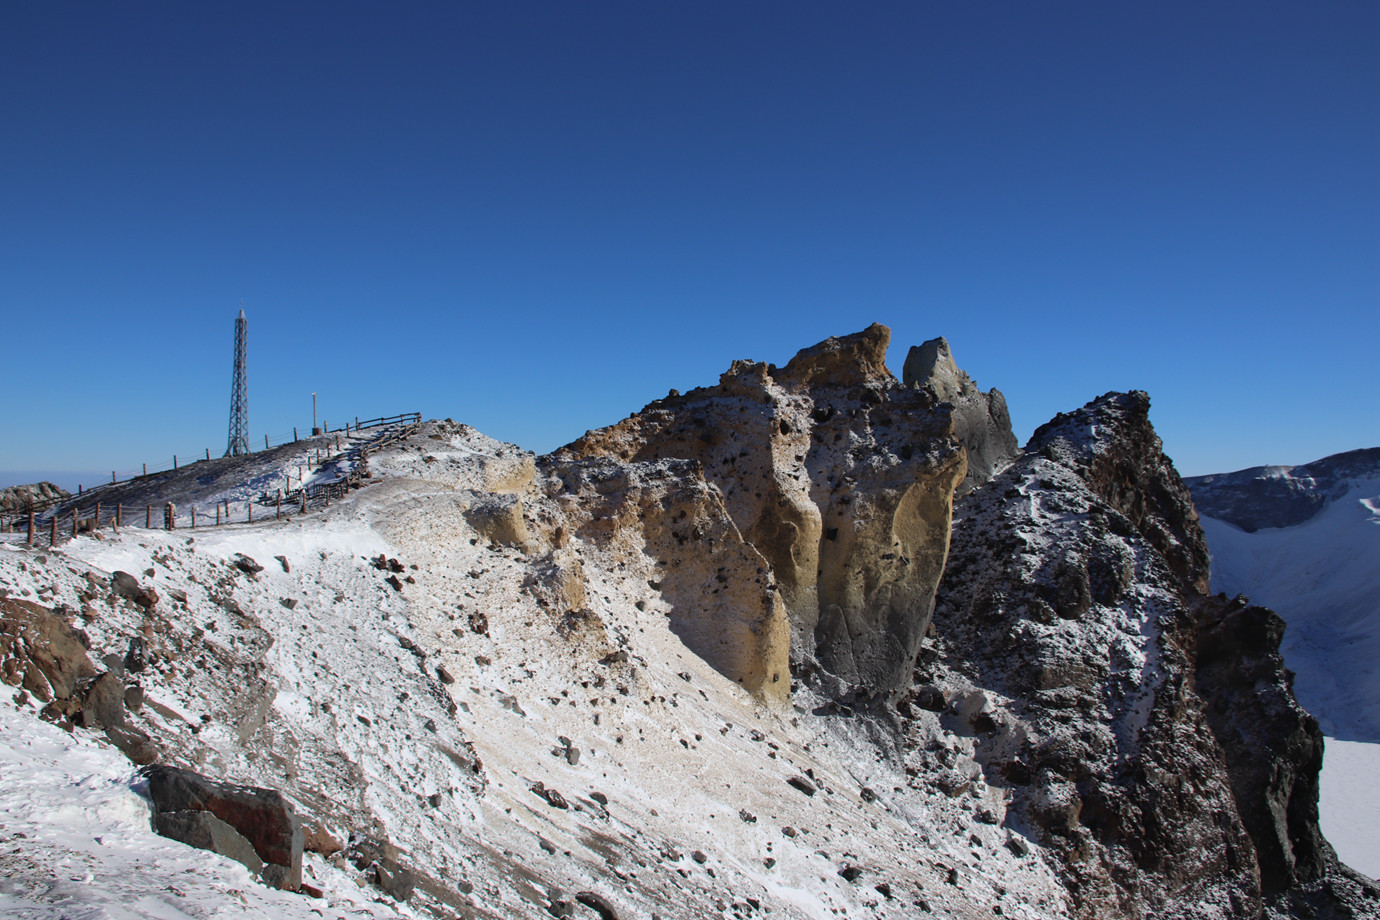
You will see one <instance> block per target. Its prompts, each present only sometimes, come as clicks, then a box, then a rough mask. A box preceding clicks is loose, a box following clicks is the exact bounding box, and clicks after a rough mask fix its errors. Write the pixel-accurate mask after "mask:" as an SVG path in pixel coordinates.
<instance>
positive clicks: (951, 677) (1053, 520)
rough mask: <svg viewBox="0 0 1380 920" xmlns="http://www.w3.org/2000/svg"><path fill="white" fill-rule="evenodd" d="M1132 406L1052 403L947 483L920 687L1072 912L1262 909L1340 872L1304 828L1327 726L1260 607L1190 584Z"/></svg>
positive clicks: (1202, 579)
mask: <svg viewBox="0 0 1380 920" xmlns="http://www.w3.org/2000/svg"><path fill="white" fill-rule="evenodd" d="M1148 409H1149V399H1148V397H1147V396H1146V395H1145V394H1144V393H1138V392H1133V393H1126V394H1118V393H1113V394H1109V395H1107V396H1104V397H1102V398H1100V399H1098V400H1094V401H1093V402H1091V403H1089V404H1088V405H1086V406H1084V407H1083V408H1082V409H1081V410H1079V411H1077V412H1074V413H1070V414H1066V415H1060V416H1059V417H1057V418H1056V419H1054V420H1053V421H1052V422H1050V423H1049V424H1048V425H1045V426H1043V427H1042V428H1040V429H1039V430H1038V431H1036V433H1035V434H1034V436H1033V437H1032V438H1031V441H1030V443H1029V444H1027V446H1026V451H1025V454H1024V456H1022V457H1021V458H1019V459H1018V460H1016V462H1015V463H1014V464H1013V465H1012V466H1011V467H1010V468H1009V469H1007V470H1006V471H1005V472H1003V473H1001V474H999V475H998V476H997V477H996V478H995V479H993V480H992V481H990V482H988V483H987V484H985V485H983V486H980V487H978V488H977V489H975V490H974V491H973V492H972V493H970V494H969V495H968V496H966V497H965V498H964V499H962V501H961V502H960V503H959V505H958V508H957V510H956V524H955V527H954V537H953V543H952V548H951V553H950V559H949V567H948V570H947V571H946V573H945V576H944V580H943V583H942V584H941V586H940V590H939V597H938V602H937V607H936V613H935V627H936V631H937V635H938V638H937V640H936V644H935V650H934V653H933V654H928V653H927V655H926V656H922V660H921V666H920V668H918V669H917V684H918V689H929V690H930V691H931V693H932V685H934V684H938V685H939V686H941V687H943V688H944V690H945V693H946V697H947V699H949V700H950V701H951V702H950V705H949V707H948V709H947V710H946V712H945V716H944V717H945V718H946V719H947V720H948V724H950V725H951V726H952V727H953V729H954V730H955V731H964V730H966V731H967V732H969V733H972V734H974V735H976V736H978V737H979V739H980V743H979V745H978V747H977V751H978V754H977V757H978V761H979V763H980V764H981V766H982V769H983V771H984V773H985V776H986V778H987V780H988V781H989V782H991V783H994V784H998V785H1004V786H1007V787H1008V788H1009V789H1010V792H1011V794H1012V801H1011V807H1010V810H1009V811H1008V814H1007V816H1006V823H1007V824H1008V825H1010V826H1012V827H1016V828H1028V829H1029V830H1030V832H1031V833H1033V835H1034V836H1035V838H1036V839H1037V840H1039V841H1040V842H1041V843H1042V844H1044V845H1045V846H1047V847H1049V848H1050V850H1051V851H1053V853H1054V854H1055V855H1056V857H1057V858H1058V859H1059V860H1060V861H1061V862H1062V863H1063V864H1064V865H1065V867H1066V868H1065V871H1064V875H1065V883H1066V885H1067V886H1068V889H1069V893H1070V896H1071V900H1072V903H1073V904H1074V906H1075V909H1076V911H1077V913H1078V914H1079V915H1081V916H1086V917H1099V918H1105V917H1143V916H1151V915H1155V916H1165V917H1185V918H1187V917H1200V916H1209V915H1222V916H1239V917H1247V916H1258V915H1259V914H1260V913H1261V911H1262V910H1265V909H1266V908H1267V907H1268V906H1269V905H1271V904H1276V903H1279V899H1280V898H1281V897H1284V895H1281V892H1284V891H1295V890H1296V889H1295V888H1291V886H1296V885H1297V884H1300V883H1316V882H1318V881H1319V880H1320V879H1323V878H1324V877H1328V878H1336V879H1340V880H1342V882H1339V884H1342V883H1343V882H1345V878H1346V876H1345V873H1344V872H1343V871H1342V870H1341V869H1340V868H1339V867H1337V866H1336V863H1335V858H1334V857H1333V856H1332V855H1331V851H1330V849H1329V848H1328V847H1327V846H1326V844H1325V843H1324V842H1323V841H1322V838H1321V835H1320V833H1319V831H1318V824H1317V787H1316V783H1317V772H1318V769H1319V767H1320V766H1321V744H1322V738H1321V735H1320V733H1319V732H1318V730H1317V725H1316V723H1315V722H1313V720H1312V719H1311V718H1309V717H1308V716H1307V714H1306V713H1304V712H1303V710H1302V709H1300V708H1299V706H1298V704H1297V703H1296V702H1295V701H1294V699H1293V696H1292V693H1291V692H1290V691H1289V675H1288V672H1287V671H1286V670H1285V669H1284V667H1283V663H1282V661H1281V659H1280V658H1279V655H1278V642H1279V635H1280V630H1279V629H1278V626H1279V623H1278V620H1277V618H1275V617H1274V616H1273V614H1270V613H1269V612H1268V611H1261V610H1260V609H1259V608H1246V607H1245V606H1244V605H1243V604H1240V603H1235V602H1228V601H1226V600H1225V598H1222V599H1212V598H1209V597H1207V596H1206V590H1207V561H1208V557H1207V550H1206V544H1205V542H1204V540H1203V536H1202V532H1201V529H1200V528H1199V527H1198V524H1197V517H1196V513H1195V511H1194V509H1193V505H1192V502H1191V500H1190V498H1189V495H1188V492H1187V490H1186V488H1185V487H1184V485H1183V483H1182V481H1181V480H1180V479H1179V477H1178V476H1177V474H1176V473H1175V472H1174V469H1173V466H1172V464H1171V463H1170V462H1169V460H1168V459H1167V458H1166V457H1165V456H1164V455H1163V453H1162V451H1161V446H1160V442H1159V439H1158V438H1157V437H1156V436H1155V434H1154V430H1153V428H1152V427H1151V425H1150V423H1149V420H1148ZM923 759H924V757H923V755H922V756H921V757H919V758H917V761H919V760H923ZM1329 884H1331V883H1329ZM1346 884H1349V883H1346ZM1334 887H1335V886H1334ZM1343 887H1344V885H1343ZM1329 890H1332V889H1329ZM1339 890H1340V889H1339ZM1359 891H1360V889H1359V888H1357V889H1356V890H1355V891H1354V892H1353V894H1356V895H1357V896H1359ZM1315 894H1316V892H1315ZM1318 897H1319V898H1322V900H1323V901H1325V900H1326V898H1325V897H1323V896H1321V895H1319V896H1318ZM1343 900H1345V898H1343ZM1334 902H1335V903H1334ZM1334 902H1329V903H1333V906H1334V907H1336V906H1337V905H1338V904H1342V901H1339V900H1337V899H1335V898H1334ZM1319 903H1321V902H1319ZM1356 903H1358V904H1359V903H1360V902H1359V901H1358V902H1356ZM1329 909H1330V908H1329ZM1337 909H1339V910H1340V909H1342V908H1341V907H1338V908H1337ZM1321 915H1326V914H1321ZM1337 915H1338V916H1349V914H1345V913H1340V914H1337ZM1356 915H1357V916H1363V915H1365V914H1363V913H1362V914H1356Z"/></svg>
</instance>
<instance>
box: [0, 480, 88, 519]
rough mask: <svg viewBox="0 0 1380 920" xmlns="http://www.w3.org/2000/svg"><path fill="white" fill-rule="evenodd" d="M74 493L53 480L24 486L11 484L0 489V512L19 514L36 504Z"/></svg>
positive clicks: (58, 499) (64, 497) (61, 499)
mask: <svg viewBox="0 0 1380 920" xmlns="http://www.w3.org/2000/svg"><path fill="white" fill-rule="evenodd" d="M71 497H72V493H71V492H68V491H67V490H66V489H63V488H59V487H58V486H55V485H53V484H52V483H51V482H36V483H31V484H28V485H22V486H9V487H8V488H4V489H0V514H18V513H19V512H21V511H27V510H29V508H31V507H33V506H34V505H46V504H48V503H49V502H55V501H63V500H65V499H68V498H71Z"/></svg>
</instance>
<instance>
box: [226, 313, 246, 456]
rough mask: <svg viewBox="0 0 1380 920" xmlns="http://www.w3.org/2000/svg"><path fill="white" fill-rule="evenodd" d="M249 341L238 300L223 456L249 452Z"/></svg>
mask: <svg viewBox="0 0 1380 920" xmlns="http://www.w3.org/2000/svg"><path fill="white" fill-rule="evenodd" d="M248 341H249V320H247V319H245V318H244V301H243V300H241V301H240V315H239V318H238V319H236V320H235V381H234V383H233V384H232V385H231V387H230V444H229V446H228V447H226V449H225V456H227V457H238V456H240V455H241V454H247V453H249V382H248V374H247V372H246V368H245V351H246V346H247V343H248Z"/></svg>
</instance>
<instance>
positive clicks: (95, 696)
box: [0, 597, 158, 763]
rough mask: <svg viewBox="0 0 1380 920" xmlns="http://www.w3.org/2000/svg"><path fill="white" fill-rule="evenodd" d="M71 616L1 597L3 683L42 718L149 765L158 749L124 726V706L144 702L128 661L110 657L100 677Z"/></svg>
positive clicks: (0, 672)
mask: <svg viewBox="0 0 1380 920" xmlns="http://www.w3.org/2000/svg"><path fill="white" fill-rule="evenodd" d="M71 616H72V611H70V609H62V610H49V609H48V608H46V607H42V606H40V605H38V604H35V603H32V602H30V601H24V600H19V599H16V598H7V597H0V680H3V681H4V682H5V683H6V684H9V685H10V686H15V687H19V688H20V691H21V693H22V694H24V695H26V696H29V695H31V696H32V697H33V698H34V699H36V700H38V701H40V702H42V703H44V704H45V705H44V706H43V708H42V710H41V715H42V717H43V718H45V719H47V720H49V721H52V722H56V723H58V724H60V725H62V726H63V727H65V728H67V729H69V730H70V729H72V728H78V727H79V728H87V729H91V730H93V731H99V732H103V733H104V734H105V736H106V739H107V740H109V741H110V742H111V743H112V744H114V745H115V746H116V747H118V748H119V749H120V750H121V751H123V752H124V753H125V755H126V756H127V757H129V758H130V760H132V761H134V762H135V763H149V762H151V761H152V760H153V759H154V757H156V756H157V753H158V748H157V745H156V744H155V743H154V742H153V741H152V739H150V738H149V736H148V735H147V734H146V733H145V732H143V731H141V730H139V729H136V728H133V727H132V726H130V725H128V724H127V723H126V720H125V706H126V700H127V699H130V698H134V699H139V698H141V697H140V695H141V693H142V691H141V690H140V688H139V685H138V683H137V682H130V683H128V684H127V682H126V665H125V661H124V659H123V658H122V657H121V656H118V655H114V656H110V658H111V660H109V661H106V662H104V663H105V664H106V666H107V669H106V670H105V671H101V670H100V669H99V668H98V667H97V666H96V665H95V663H93V662H92V661H91V657H90V655H89V654H88V652H87V639H86V636H85V634H84V633H82V632H78V631H77V630H76V629H74V628H73V627H72V623H71Z"/></svg>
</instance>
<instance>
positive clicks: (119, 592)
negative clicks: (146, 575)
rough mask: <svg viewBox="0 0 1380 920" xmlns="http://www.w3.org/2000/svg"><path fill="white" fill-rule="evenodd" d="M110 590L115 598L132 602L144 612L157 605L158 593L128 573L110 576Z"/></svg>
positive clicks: (117, 573)
mask: <svg viewBox="0 0 1380 920" xmlns="http://www.w3.org/2000/svg"><path fill="white" fill-rule="evenodd" d="M110 590H111V593H113V594H114V595H115V596H116V597H123V598H124V599H126V600H129V601H133V602H134V603H136V604H138V605H139V606H140V607H143V608H144V609H145V610H150V609H152V608H153V607H154V605H156V604H157V603H158V592H157V591H155V590H154V589H153V587H152V586H148V587H145V586H144V585H141V584H140V583H139V579H137V578H135V577H134V576H133V575H131V574H129V573H128V572H116V573H115V574H113V575H111V576H110Z"/></svg>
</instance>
